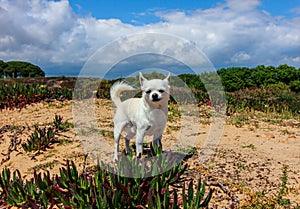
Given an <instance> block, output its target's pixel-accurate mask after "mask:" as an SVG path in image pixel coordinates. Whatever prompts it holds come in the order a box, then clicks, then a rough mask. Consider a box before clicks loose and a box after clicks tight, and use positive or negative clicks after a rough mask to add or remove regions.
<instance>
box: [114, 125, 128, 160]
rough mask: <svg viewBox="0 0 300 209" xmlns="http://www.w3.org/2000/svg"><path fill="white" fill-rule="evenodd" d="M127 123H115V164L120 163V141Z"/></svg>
mask: <svg viewBox="0 0 300 209" xmlns="http://www.w3.org/2000/svg"><path fill="white" fill-rule="evenodd" d="M125 124H126V123H115V127H114V140H115V141H114V159H113V162H117V161H118V153H119V141H120V137H121V132H122V130H123V128H124V125H125Z"/></svg>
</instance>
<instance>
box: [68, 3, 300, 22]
mask: <svg viewBox="0 0 300 209" xmlns="http://www.w3.org/2000/svg"><path fill="white" fill-rule="evenodd" d="M240 1H243V0H240ZM225 2H226V1H225V0H223V1H220V0H205V1H203V0H188V1H186V0H159V1H158V0H156V1H155V0H154V1H149V0H112V1H105V0H88V1H87V0H70V5H71V6H72V8H73V9H74V11H75V12H76V13H78V14H82V15H92V16H94V17H96V18H100V19H109V18H116V19H121V20H122V21H123V22H125V23H129V24H135V25H144V24H149V23H154V22H159V21H160V18H158V17H157V16H155V12H159V11H170V10H182V11H193V10H197V9H209V8H213V7H216V6H217V5H219V4H224V3H225ZM299 6H300V1H299V0H284V1H282V0H262V1H260V4H259V5H258V6H257V8H258V9H260V10H265V11H267V12H270V13H271V14H272V15H274V16H284V17H287V18H290V17H294V16H296V14H295V13H296V11H293V9H294V8H296V7H299Z"/></svg>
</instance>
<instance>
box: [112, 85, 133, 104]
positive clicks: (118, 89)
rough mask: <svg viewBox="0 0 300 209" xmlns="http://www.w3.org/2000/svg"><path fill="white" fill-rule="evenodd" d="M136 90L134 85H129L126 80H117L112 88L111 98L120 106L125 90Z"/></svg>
mask: <svg viewBox="0 0 300 209" xmlns="http://www.w3.org/2000/svg"><path fill="white" fill-rule="evenodd" d="M131 90H135V88H133V87H132V86H129V85H128V84H126V83H124V82H116V83H114V85H113V86H112V87H111V88H110V97H111V100H112V101H113V102H114V103H115V105H116V106H117V107H118V106H119V105H120V104H121V103H122V101H121V98H120V97H121V93H122V92H123V91H131Z"/></svg>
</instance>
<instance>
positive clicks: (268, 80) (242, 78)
mask: <svg viewBox="0 0 300 209" xmlns="http://www.w3.org/2000/svg"><path fill="white" fill-rule="evenodd" d="M208 74H209V73H208ZM217 74H218V75H219V76H220V78H221V81H222V84H223V87H224V90H225V91H226V92H235V91H238V90H240V89H246V88H273V89H279V90H289V91H293V92H297V93H300V69H296V68H295V67H292V66H289V65H286V64H283V65H279V66H277V67H274V66H264V65H259V66H257V67H255V68H247V67H230V68H222V69H219V70H217ZM179 77H180V78H181V79H182V80H183V81H185V82H186V84H187V85H188V86H189V87H190V88H195V89H201V90H203V91H205V86H204V84H203V83H202V82H201V79H200V77H199V76H197V75H193V74H182V75H179Z"/></svg>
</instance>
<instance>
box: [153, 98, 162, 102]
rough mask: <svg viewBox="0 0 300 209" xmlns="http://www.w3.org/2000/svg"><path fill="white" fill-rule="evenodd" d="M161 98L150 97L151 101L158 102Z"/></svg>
mask: <svg viewBox="0 0 300 209" xmlns="http://www.w3.org/2000/svg"><path fill="white" fill-rule="evenodd" d="M160 100H161V98H152V102H159V101H160Z"/></svg>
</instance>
